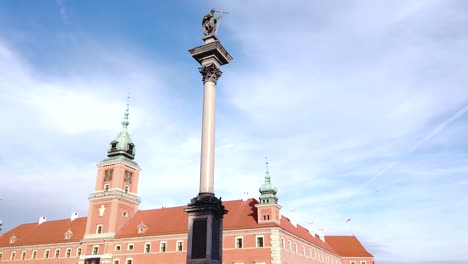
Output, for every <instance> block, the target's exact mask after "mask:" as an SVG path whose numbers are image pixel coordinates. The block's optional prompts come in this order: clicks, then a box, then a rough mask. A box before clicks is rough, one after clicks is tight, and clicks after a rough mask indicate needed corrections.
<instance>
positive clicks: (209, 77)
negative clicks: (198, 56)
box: [198, 63, 223, 84]
mask: <svg viewBox="0 0 468 264" xmlns="http://www.w3.org/2000/svg"><path fill="white" fill-rule="evenodd" d="M198 70H199V71H200V73H201V75H202V76H203V83H205V82H214V83H215V84H216V82H217V81H218V78H219V77H221V74H223V72H222V71H220V70H219V69H218V67H216V65H214V63H211V64H208V65H205V66H202V67H200V68H198Z"/></svg>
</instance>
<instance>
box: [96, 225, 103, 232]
mask: <svg viewBox="0 0 468 264" xmlns="http://www.w3.org/2000/svg"><path fill="white" fill-rule="evenodd" d="M99 228H101V229H100V230H99ZM103 229H104V226H103V225H102V224H99V225H97V226H96V234H102V230H103Z"/></svg>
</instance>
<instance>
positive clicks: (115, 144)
mask: <svg viewBox="0 0 468 264" xmlns="http://www.w3.org/2000/svg"><path fill="white" fill-rule="evenodd" d="M111 148H112V149H115V148H117V142H115V141H114V142H111Z"/></svg>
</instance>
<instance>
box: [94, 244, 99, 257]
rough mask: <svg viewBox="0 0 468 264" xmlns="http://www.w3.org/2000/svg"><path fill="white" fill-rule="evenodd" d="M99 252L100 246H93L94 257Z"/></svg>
mask: <svg viewBox="0 0 468 264" xmlns="http://www.w3.org/2000/svg"><path fill="white" fill-rule="evenodd" d="M98 252H99V246H93V255H97V254H98Z"/></svg>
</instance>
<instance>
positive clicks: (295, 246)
mask: <svg viewBox="0 0 468 264" xmlns="http://www.w3.org/2000/svg"><path fill="white" fill-rule="evenodd" d="M294 253H296V254H297V243H294Z"/></svg>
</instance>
